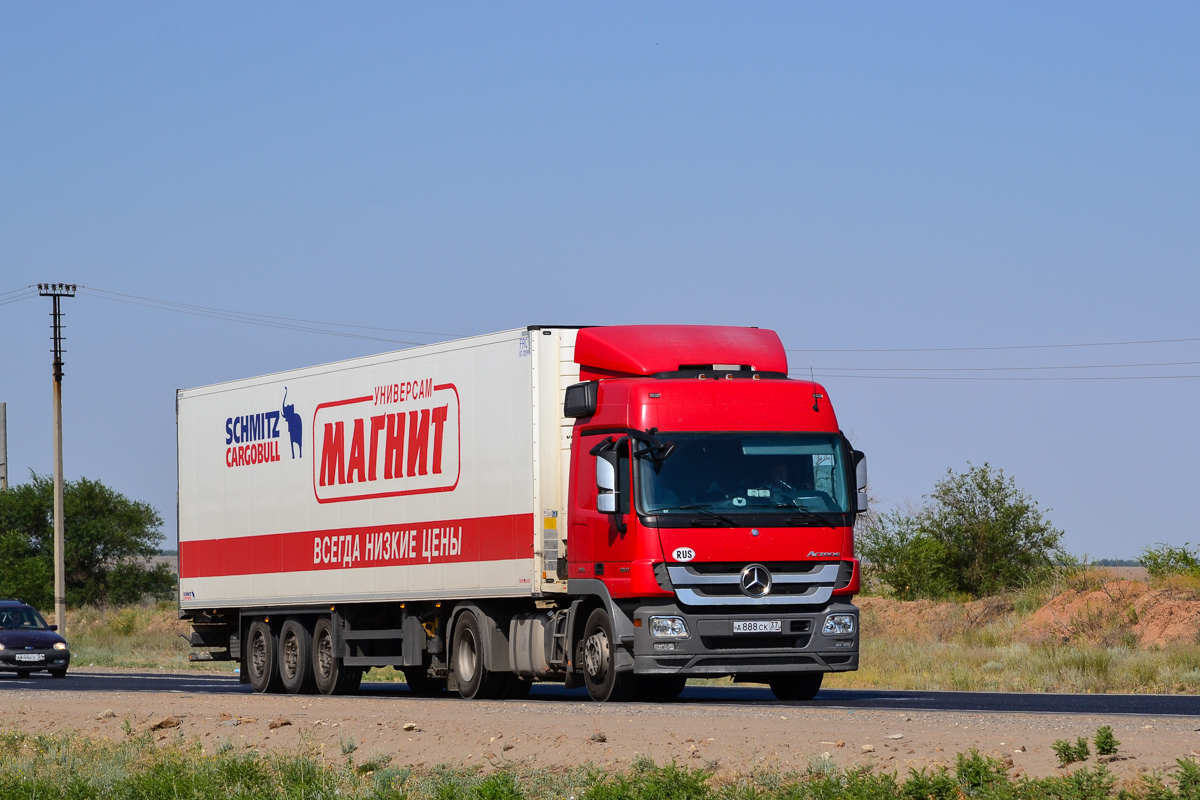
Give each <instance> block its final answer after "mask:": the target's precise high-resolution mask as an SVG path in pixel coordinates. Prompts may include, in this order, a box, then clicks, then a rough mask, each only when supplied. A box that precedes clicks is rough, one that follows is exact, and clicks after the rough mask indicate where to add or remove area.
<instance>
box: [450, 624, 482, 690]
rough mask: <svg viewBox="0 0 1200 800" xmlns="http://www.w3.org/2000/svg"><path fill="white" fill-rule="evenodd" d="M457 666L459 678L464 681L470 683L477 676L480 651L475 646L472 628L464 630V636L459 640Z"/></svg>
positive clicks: (455, 659)
mask: <svg viewBox="0 0 1200 800" xmlns="http://www.w3.org/2000/svg"><path fill="white" fill-rule="evenodd" d="M454 661H455V667H456V668H457V672H458V679H459V681H461V682H462V683H470V682H471V681H472V680H473V679H474V678H475V671H476V670H477V669H478V668H479V652H478V650H477V649H476V647H475V635H474V634H473V633H472V632H471V631H470V630H463V634H462V638H460V639H459V640H458V648H457V649H456V650H455V657H454Z"/></svg>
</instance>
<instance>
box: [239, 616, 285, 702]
mask: <svg viewBox="0 0 1200 800" xmlns="http://www.w3.org/2000/svg"><path fill="white" fill-rule="evenodd" d="M247 638H248V639H249V642H248V645H249V649H248V651H247V653H246V672H247V673H249V676H250V685H251V686H252V687H254V691H256V692H258V693H259V694H267V693H275V692H279V691H281V690H282V689H283V682H282V681H281V680H280V678H279V670H278V669H277V668H276V662H277V661H278V659H277V657H276V656H277V651H278V648H277V646H276V642H275V634H273V633H271V626H270V624H268V623H267V621H266V620H262V619H256V620H254V622H251V623H250V635H249V637H247Z"/></svg>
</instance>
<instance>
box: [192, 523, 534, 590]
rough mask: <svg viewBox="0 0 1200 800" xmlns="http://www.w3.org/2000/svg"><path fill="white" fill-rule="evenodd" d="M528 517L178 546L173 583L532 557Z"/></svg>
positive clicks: (240, 538) (275, 535)
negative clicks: (316, 571) (283, 573)
mask: <svg viewBox="0 0 1200 800" xmlns="http://www.w3.org/2000/svg"><path fill="white" fill-rule="evenodd" d="M533 542H534V518H533V514H511V515H507V516H499V517H473V518H471V519H455V520H436V521H433V522H416V523H407V524H406V523H398V524H395V525H372V526H367V527H362V528H332V529H329V530H320V531H293V532H291V533H269V534H264V535H260V536H236V537H227V538H223V539H201V540H198V541H184V542H180V543H179V576H180V577H181V578H215V577H222V576H226V575H269V574H272V573H277V572H308V571H315V570H326V569H349V568H351V567H354V568H361V567H396V566H409V565H417V564H454V563H462V562H466V561H507V560H511V559H517V558H533Z"/></svg>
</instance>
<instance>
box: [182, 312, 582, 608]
mask: <svg viewBox="0 0 1200 800" xmlns="http://www.w3.org/2000/svg"><path fill="white" fill-rule="evenodd" d="M574 340H575V331H574V330H573V329H563V328H550V329H543V330H533V331H528V330H516V331H508V332H504V333H497V334H492V335H488V336H479V337H474V338H471V339H464V340H459V341H454V342H446V343H442V344H436V345H429V346H425V347H419V348H414V349H411V350H403V351H399V352H394V353H386V354H382V355H377V356H370V357H366V358H359V359H354V360H351V361H344V362H338V363H334V364H326V365H322V366H317V367H310V368H307V369H300V370H293V371H290V372H282V373H277V374H274V375H267V376H264V377H259V378H250V379H246V380H241V381H234V382H230V383H224V384H219V385H215V386H208V387H203V388H199V389H188V390H181V391H180V392H179V393H178V396H177V417H178V437H179V547H180V606H181V607H182V608H183V609H185V610H186V609H205V608H222V607H252V606H272V605H281V604H313V603H337V602H342V603H345V602H352V601H360V600H361V601H367V600H405V599H413V600H416V599H435V598H466V597H500V596H529V595H531V594H537V593H541V592H544V591H564V590H565V588H566V585H565V582H563V581H561V580H558V579H557V578H556V567H557V558H558V556H559V554H560V553H564V554H565V550H564V549H563V546H564V545H565V535H566V530H565V525H563V526H561V529H560V526H558V525H557V520H558V519H564V521H565V514H566V505H565V503H566V498H565V497H564V495H563V490H562V486H564V485H565V483H564V482H565V480H566V469H567V463H566V458H565V456H564V455H563V449H562V448H563V446H564V444H565V446H566V447H568V448H569V438H564V434H563V431H564V430H565V431H567V432H569V430H570V427H569V423H570V421H569V420H565V419H563V417H562V394H563V391H564V390H565V388H566V386H567V385H569V383H571V382H574V381H575V380H577V375H578V369H577V368H576V369H575V370H574V371H572V370H571V367H574V366H575V365H574V364H573V363H570V353H571V348H572V347H573V345H574ZM564 358H565V359H566V360H565V361H564V360H563V359H564ZM564 426H565V427H564ZM560 536H562V537H564V539H560V538H559V537H560Z"/></svg>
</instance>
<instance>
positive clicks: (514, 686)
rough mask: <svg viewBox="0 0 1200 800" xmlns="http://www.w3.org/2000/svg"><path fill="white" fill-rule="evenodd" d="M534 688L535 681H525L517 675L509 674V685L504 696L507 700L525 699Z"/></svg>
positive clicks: (505, 688)
mask: <svg viewBox="0 0 1200 800" xmlns="http://www.w3.org/2000/svg"><path fill="white" fill-rule="evenodd" d="M532 688H533V681H523V680H521V679H520V678H518V677H517V676H516V675H509V676H508V686H506V687H504V694H503V695H502V697H503V698H504V699H505V700H524V699H525V698H526V697H529V690H530V689H532Z"/></svg>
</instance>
